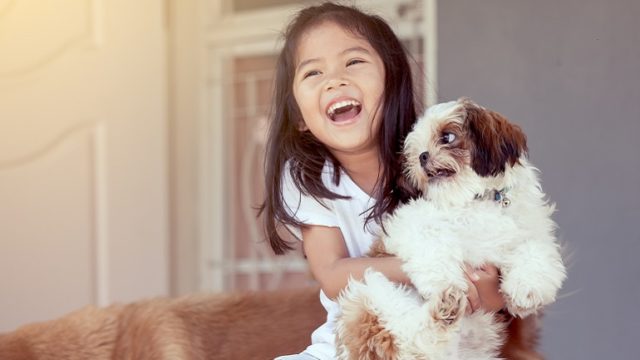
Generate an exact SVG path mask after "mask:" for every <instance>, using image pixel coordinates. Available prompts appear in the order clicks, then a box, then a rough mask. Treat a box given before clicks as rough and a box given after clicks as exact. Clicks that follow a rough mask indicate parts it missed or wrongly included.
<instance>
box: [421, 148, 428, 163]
mask: <svg viewBox="0 0 640 360" xmlns="http://www.w3.org/2000/svg"><path fill="white" fill-rule="evenodd" d="M427 161H429V152H428V151H425V152H423V153H422V154H420V165H421V166H425V165H427Z"/></svg>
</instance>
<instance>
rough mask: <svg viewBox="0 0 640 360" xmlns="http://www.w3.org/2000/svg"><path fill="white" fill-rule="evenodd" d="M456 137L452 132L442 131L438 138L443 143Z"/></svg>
mask: <svg viewBox="0 0 640 360" xmlns="http://www.w3.org/2000/svg"><path fill="white" fill-rule="evenodd" d="M455 139H456V135H455V134H453V133H444V134H442V137H441V138H440V141H442V143H443V144H451V143H452V142H453V141H454V140H455Z"/></svg>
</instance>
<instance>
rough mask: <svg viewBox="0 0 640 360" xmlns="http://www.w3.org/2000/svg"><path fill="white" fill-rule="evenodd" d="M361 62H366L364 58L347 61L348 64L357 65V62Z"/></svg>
mask: <svg viewBox="0 0 640 360" xmlns="http://www.w3.org/2000/svg"><path fill="white" fill-rule="evenodd" d="M361 63H364V60H361V59H351V60H349V61H347V66H351V65H356V64H361Z"/></svg>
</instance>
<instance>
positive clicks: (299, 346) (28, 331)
mask: <svg viewBox="0 0 640 360" xmlns="http://www.w3.org/2000/svg"><path fill="white" fill-rule="evenodd" d="M318 291H319V290H318V288H317V287H312V288H305V289H299V290H286V291H285V290H283V291H274V292H258V293H242V294H234V295H195V296H187V297H183V298H178V299H153V300H146V301H140V302H136V303H132V304H127V305H113V306H110V307H107V308H96V307H91V306H90V307H86V308H83V309H81V310H78V311H76V312H73V313H71V314H68V315H66V316H64V317H62V318H60V319H57V320H52V321H49V322H43V323H37V324H31V325H26V326H23V327H21V328H19V329H17V330H16V331H14V332H11V333H7V334H0V359H3V360H53V359H66V360H112V359H123V360H127V359H131V360H133V359H135V360H169V359H171V360H175V359H180V360H205V359H207V360H209V359H220V360H222V359H225V360H226V359H241V360H245V359H265V360H266V359H273V358H274V357H275V356H277V355H282V354H292V353H297V352H300V351H302V350H304V348H305V347H306V346H307V345H308V343H309V339H310V334H311V332H312V331H313V329H315V328H317V327H318V326H319V325H320V324H322V322H324V320H325V319H324V318H325V311H324V309H323V308H322V306H321V305H320V301H319V299H318Z"/></svg>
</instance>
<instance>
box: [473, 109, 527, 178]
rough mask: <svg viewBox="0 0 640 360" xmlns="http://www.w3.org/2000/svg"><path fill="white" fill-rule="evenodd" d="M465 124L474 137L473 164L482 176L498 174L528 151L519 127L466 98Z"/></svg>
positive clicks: (524, 137)
mask: <svg viewBox="0 0 640 360" xmlns="http://www.w3.org/2000/svg"><path fill="white" fill-rule="evenodd" d="M464 107H465V110H466V113H467V115H466V118H465V127H466V129H467V131H468V134H469V137H470V139H471V143H472V146H471V148H470V151H471V167H472V168H473V170H474V171H475V172H476V173H477V174H478V175H480V176H495V175H498V174H501V173H503V172H504V171H505V167H506V164H509V165H511V166H513V165H515V164H516V163H517V162H518V159H519V158H520V156H522V155H525V154H526V153H527V138H526V136H525V135H524V132H522V129H520V127H519V126H517V125H515V124H512V123H510V122H509V121H508V120H507V119H506V118H505V117H504V116H502V115H500V114H499V113H497V112H495V111H492V110H488V109H484V108H481V107H479V106H477V105H475V104H474V103H473V102H471V101H465V102H464Z"/></svg>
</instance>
